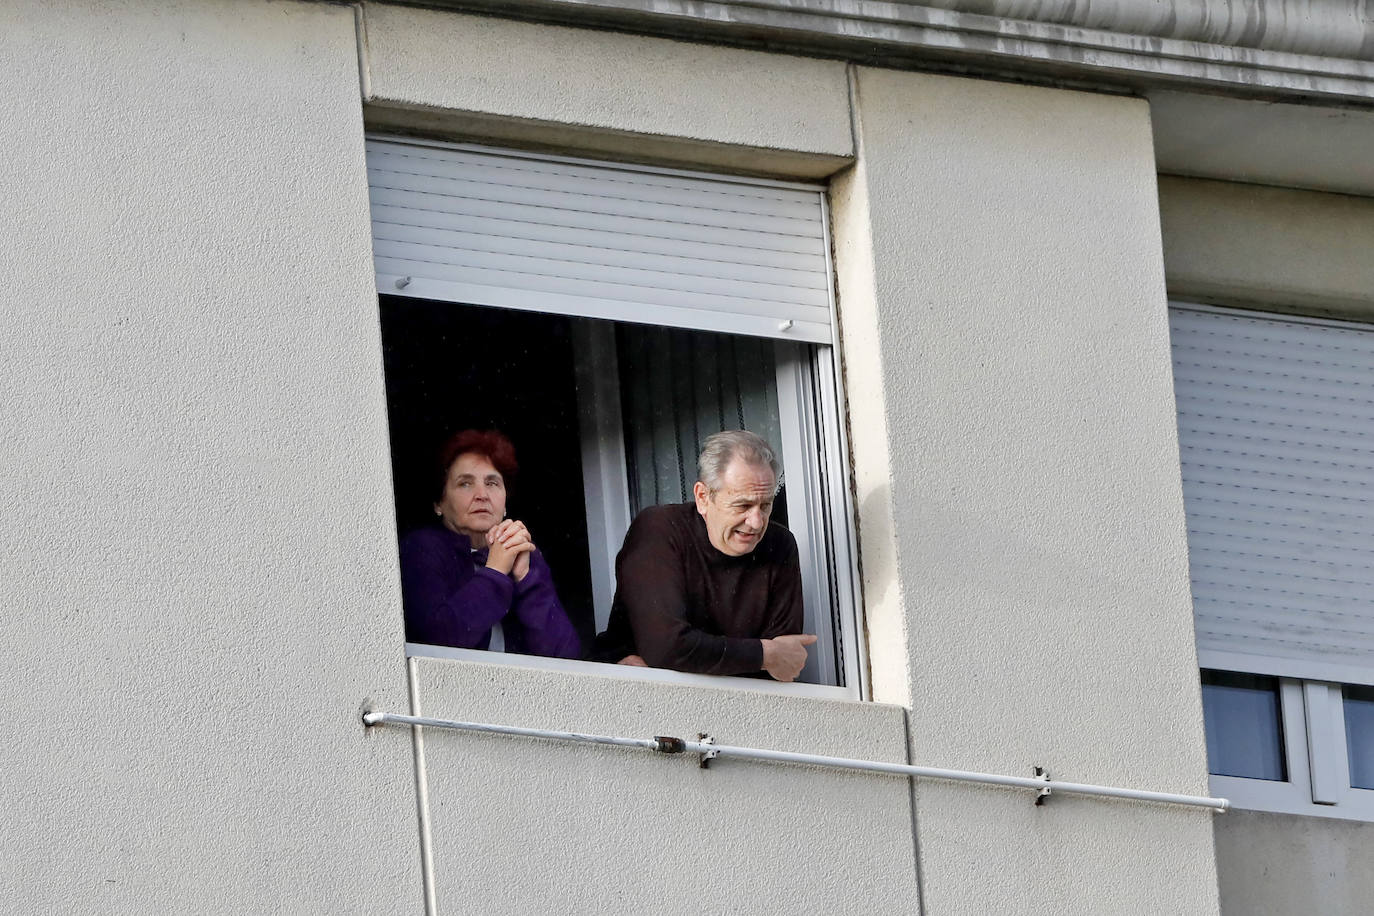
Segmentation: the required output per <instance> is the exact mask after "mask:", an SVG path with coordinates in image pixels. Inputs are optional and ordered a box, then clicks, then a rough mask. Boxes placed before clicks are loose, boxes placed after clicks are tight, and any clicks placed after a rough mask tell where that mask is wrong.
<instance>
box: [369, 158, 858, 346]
mask: <svg viewBox="0 0 1374 916" xmlns="http://www.w3.org/2000/svg"><path fill="white" fill-rule="evenodd" d="M367 168H368V183H369V186H370V190H371V201H372V238H373V242H372V244H373V255H374V258H375V263H376V269H377V288H378V291H379V292H381V293H387V294H397V295H405V296H414V297H418V298H425V299H438V300H445V301H451V302H462V303H469V304H473V305H491V306H501V307H505V308H516V309H527V310H533V311H540V312H553V313H557V314H564V315H577V316H582V317H592V318H607V319H613V320H617V321H634V322H641V323H646V324H658V325H664V326H668V327H681V328H693V329H698V330H715V331H726V332H730V333H736V334H750V335H755V336H760V337H776V338H782V339H788V340H798V341H808V342H812V343H824V344H829V343H831V340H832V333H831V317H830V316H831V302H830V275H829V262H828V253H827V244H828V243H827V238H826V230H825V209H824V206H825V205H824V200H823V196H822V193H821V191H820V190H819V189H818V188H814V187H809V186H805V185H792V184H784V183H781V182H762V181H750V180H745V179H735V178H730V177H726V176H708V175H701V174H697V173H676V172H667V171H663V170H658V169H647V168H638V167H634V166H613V165H607V164H604V163H598V162H591V161H580V160H572V159H565V158H560V157H540V156H535V155H532V154H525V153H518V152H507V151H498V150H490V149H486V148H482V147H455V146H451V145H438V144H425V143H421V142H399V141H393V140H378V139H369V140H368V141H367Z"/></svg>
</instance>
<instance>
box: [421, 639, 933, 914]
mask: <svg viewBox="0 0 1374 916" xmlns="http://www.w3.org/2000/svg"><path fill="white" fill-rule="evenodd" d="M415 664H416V672H417V687H418V691H417V692H418V695H419V705H420V707H421V709H422V711H423V713H424V714H425V715H431V716H443V717H453V718H459V719H471V720H476V721H482V722H506V723H510V724H514V725H521V726H526V727H533V728H551V729H560V730H573V731H584V732H594V733H601V734H610V735H621V736H625V737H635V738H639V737H650V736H653V735H676V736H678V737H687V738H695V737H696V736H697V734H698V733H700V732H706V733H708V734H710V735H711V736H712V737H714V738H715V739H716V740H717V741H718V742H719V743H721V744H735V745H750V746H756V747H766V748H775V749H779V750H787V751H805V752H811V753H820V754H834V755H839V756H856V757H870V758H873V759H878V760H888V761H893V762H905V761H906V747H905V744H906V737H905V735H906V733H905V728H904V724H903V713H902V710H901V709H899V708H897V707H892V706H880V705H876V704H872V703H863V704H860V703H853V702H844V701H832V700H815V699H805V698H801V697H786V696H775V695H771V694H762V693H740V692H738V691H731V690H716V689H712V688H709V687H695V686H692V687H689V686H682V685H670V684H656V683H648V682H634V681H625V680H619V679H615V680H613V679H609V678H604V677H599V676H595V675H583V674H568V673H552V672H546V671H537V670H531V669H525V668H513V667H509V666H502V665H497V664H491V665H487V664H474V663H458V662H452V661H445V660H438V659H417V660H415ZM424 748H425V751H424V753H425V772H426V779H427V781H428V786H429V793H428V797H429V804H430V807H431V812H432V813H431V817H432V821H433V837H434V874H435V880H436V892H437V898H438V904H439V912H441V913H463V912H480V913H535V912H545V911H558V912H567V913H587V914H603V913H631V912H644V911H646V910H652V911H653V912H660V913H674V914H677V913H680V914H684V916H686V914H696V913H702V912H707V913H860V912H862V913H868V912H885V913H898V912H900V913H915V912H917V906H918V904H917V889H916V874H915V864H914V863H915V853H914V851H913V846H912V835H911V794H910V789H909V782H908V781H907V780H905V779H902V778H899V777H892V776H882V775H876V774H852V773H838V772H835V771H827V770H820V769H816V768H812V767H798V766H783V765H772V764H764V763H756V762H752V761H742V760H734V759H731V760H725V759H721V760H717V761H715V762H714V763H712V765H711V767H710V769H707V770H703V769H701V768H700V767H699V766H698V764H697V757H696V756H695V755H684V756H681V757H663V756H660V755H657V754H653V753H650V752H648V751H639V750H631V749H623V748H611V747H592V746H585V745H567V744H557V743H552V742H543V741H535V740H530V739H521V738H507V737H500V736H485V735H471V734H464V733H458V732H440V731H436V730H433V729H427V730H426V731H425V741H424Z"/></svg>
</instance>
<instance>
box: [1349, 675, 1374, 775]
mask: <svg viewBox="0 0 1374 916" xmlns="http://www.w3.org/2000/svg"><path fill="white" fill-rule="evenodd" d="M1344 706H1345V746H1346V748H1347V750H1348V752H1349V755H1350V784H1351V785H1352V786H1354V787H1355V788H1357V789H1374V687H1353V686H1347V687H1346V688H1345V703H1344Z"/></svg>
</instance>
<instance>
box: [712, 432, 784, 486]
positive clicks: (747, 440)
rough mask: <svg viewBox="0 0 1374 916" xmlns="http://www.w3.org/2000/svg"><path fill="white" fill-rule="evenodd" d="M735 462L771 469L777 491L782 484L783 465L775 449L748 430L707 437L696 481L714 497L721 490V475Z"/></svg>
mask: <svg viewBox="0 0 1374 916" xmlns="http://www.w3.org/2000/svg"><path fill="white" fill-rule="evenodd" d="M736 458H740V459H742V460H743V461H744V462H745V463H746V464H753V465H759V464H766V465H768V467H769V469H770V470H772V472H773V480H774V481H775V484H774V487H775V489H776V486H777V484H779V483H781V482H782V481H781V480H780V479H779V475H780V474H781V473H782V463H781V462H780V461H778V455H777V453H776V452H774V451H773V447H772V446H771V445H769V444H768V441H767V440H766V439H764V438H763V437H762V436H760V435H758V434H756V433H751V432H749V431H748V430H745V429H728V430H726V431H725V432H723V433H716V434H715V435H713V436H709V437H707V439H706V444H705V445H703V446H702V448H701V457H699V458H698V459H697V480H699V481H701V482H702V483H703V484H705V485H706V489H707V490H709V491H710V492H712V493H715V492H716V491H717V490H719V489H720V485H721V484H720V478H721V475H722V474H724V473H725V469H726V468H727V467H729V466H730V462H731V461H734V460H735V459H736Z"/></svg>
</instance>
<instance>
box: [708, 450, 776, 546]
mask: <svg viewBox="0 0 1374 916" xmlns="http://www.w3.org/2000/svg"><path fill="white" fill-rule="evenodd" d="M776 489H777V479H776V478H775V477H774V476H773V471H772V469H771V468H769V467H768V465H766V464H749V463H747V462H745V461H744V460H743V459H740V458H735V459H733V460H731V462H730V463H729V464H728V465H726V466H725V473H723V474H721V475H720V489H719V490H717V491H716V492H714V493H711V492H709V491H708V490H707V489H706V484H704V483H701V482H700V481H698V482H697V484H696V486H695V487H693V488H692V495H693V496H695V497H696V502H697V511H698V512H700V513H701V517H702V518H704V519H705V520H706V534H707V535H708V536H709V537H710V538H711V546H712V547H714V548H716V549H717V550H719V551H720V552H721V553H723V554H728V555H729V556H732V557H742V556H744V555H745V554H747V553H749V552H751V551H752V550H753V549H754V548H755V547H757V546H759V540H760V539H761V538H762V537H763V532H764V531H765V530H766V529H767V528H768V516H769V515H771V514H772V513H773V491H774V490H776Z"/></svg>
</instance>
